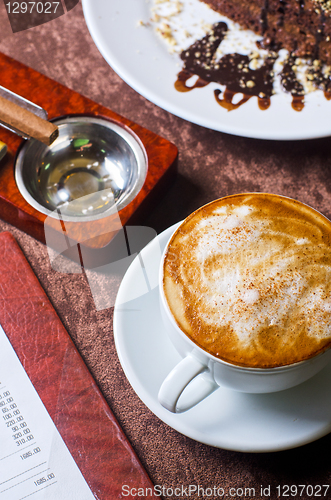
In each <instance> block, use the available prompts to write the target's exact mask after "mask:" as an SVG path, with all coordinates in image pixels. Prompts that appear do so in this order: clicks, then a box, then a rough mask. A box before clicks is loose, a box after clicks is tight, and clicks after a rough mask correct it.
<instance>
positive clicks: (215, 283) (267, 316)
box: [163, 193, 331, 368]
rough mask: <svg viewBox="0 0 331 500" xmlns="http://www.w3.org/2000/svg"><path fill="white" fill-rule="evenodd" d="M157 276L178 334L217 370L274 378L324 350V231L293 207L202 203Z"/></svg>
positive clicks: (330, 276)
mask: <svg viewBox="0 0 331 500" xmlns="http://www.w3.org/2000/svg"><path fill="white" fill-rule="evenodd" d="M163 276H164V278H163V289H164V294H165V298H166V301H167V303H168V306H169V309H170V311H171V313H172V315H173V317H174V319H175V320H176V322H177V324H178V326H179V327H180V329H181V330H182V331H183V332H184V333H185V334H186V335H187V336H188V337H189V338H190V339H191V340H192V341H193V342H194V343H196V344H197V345H198V346H200V347H201V348H202V349H204V350H205V351H207V352H209V353H210V354H212V355H214V356H215V357H217V358H219V359H221V360H223V361H226V362H228V363H231V364H234V365H239V366H246V367H255V368H272V367H277V366H284V365H288V364H292V363H295V362H298V361H302V360H305V359H309V358H311V357H313V356H315V355H316V354H318V353H320V352H323V351H324V350H325V349H327V348H328V347H329V345H330V344H331V222H330V221H329V220H328V219H326V218H325V217H324V216H323V215H321V214H319V213H318V212H316V211H315V210H313V209H312V208H310V207H308V206H306V205H304V204H302V203H300V202H298V201H295V200H291V199H289V198H285V197H282V196H277V195H271V194H263V193H254V194H242V195H234V196H229V197H226V198H222V199H221V200H216V201H214V202H212V203H209V204H208V205H206V206H204V207H202V208H200V209H199V210H197V211H196V212H194V213H193V214H192V215H190V216H189V217H188V218H187V219H186V220H185V221H184V222H183V223H182V224H181V226H180V227H179V228H178V229H177V231H176V232H175V234H174V235H173V236H172V238H171V240H170V242H169V244H168V247H167V251H166V254H165V259H164V264H163Z"/></svg>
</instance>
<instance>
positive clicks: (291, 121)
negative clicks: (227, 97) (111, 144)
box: [82, 0, 331, 140]
mask: <svg viewBox="0 0 331 500" xmlns="http://www.w3.org/2000/svg"><path fill="white" fill-rule="evenodd" d="M181 1H182V2H184V3H185V4H187V5H188V6H189V5H190V3H191V2H192V1H193V0H181ZM194 1H197V0H194ZM82 4H83V10H84V15H85V19H86V23H87V26H88V29H89V31H90V33H91V35H92V38H93V40H94V42H95V44H96V45H97V47H98V49H99V51H100V52H101V54H102V55H103V57H104V58H105V59H106V61H107V62H108V63H109V64H110V66H112V68H113V69H114V70H115V71H116V73H117V74H118V75H119V76H120V77H121V78H122V79H123V80H124V81H125V82H127V83H128V84H129V85H130V86H131V87H133V88H134V89H135V90H136V91H137V92H139V93H140V94H141V95H143V96H144V97H146V98H147V99H149V100H150V101H152V102H153V103H155V104H157V105H158V106H160V107H161V108H164V109H166V110H167V111H169V112H171V113H173V114H175V115H177V116H180V117H182V118H184V119H186V120H189V121H190V122H193V123H197V124H199V125H202V126H205V127H208V128H211V129H214V130H219V131H221V132H227V133H230V134H235V135H240V136H245V137H254V138H259V139H276V140H290V139H311V138H317V137H325V136H328V135H330V133H331V121H330V112H331V101H327V100H326V99H325V97H324V95H323V94H322V92H321V91H318V92H314V93H312V94H310V95H309V96H308V97H307V99H306V101H307V102H306V104H305V107H304V109H303V110H302V111H301V112H297V111H294V110H293V109H292V107H291V96H290V95H288V94H285V93H281V94H278V95H275V96H272V98H271V106H270V108H269V109H267V110H266V111H261V110H260V109H259V108H258V104H257V99H256V98H252V99H250V100H249V101H248V102H247V103H246V104H244V105H242V106H241V107H240V108H239V109H237V110H234V111H230V112H228V111H226V110H225V109H223V108H222V107H221V106H219V105H218V104H217V103H216V101H215V98H214V95H213V88H214V87H213V84H210V85H208V86H207V87H204V88H201V89H194V90H193V91H191V92H186V93H180V92H177V91H176V90H175V88H174V82H175V81H176V77H177V74H178V72H179V71H180V69H181V67H180V65H178V61H179V59H178V56H177V55H172V54H170V53H169V51H168V49H167V47H166V45H165V43H164V42H163V40H161V38H159V36H158V35H157V34H156V33H155V30H154V29H153V27H152V26H147V27H143V26H137V24H138V21H139V20H142V21H143V22H147V21H148V20H149V19H150V17H151V0H149V1H148V0H147V1H146V0H125V1H123V0H111V1H109V0H82ZM199 5H200V4H199ZM201 9H205V10H206V11H207V10H208V11H210V12H212V11H211V10H210V9H209V8H208V7H206V6H205V5H203V4H201ZM209 15H210V14H207V16H209ZM212 15H214V13H213V12H212ZM119 99H120V96H119Z"/></svg>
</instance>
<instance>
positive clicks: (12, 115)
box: [0, 96, 59, 146]
mask: <svg viewBox="0 0 331 500" xmlns="http://www.w3.org/2000/svg"><path fill="white" fill-rule="evenodd" d="M0 121H1V122H2V123H4V124H5V125H8V127H12V128H14V129H15V130H17V131H19V132H21V133H22V134H23V135H26V136H28V137H33V138H34V139H37V140H38V141H41V142H43V143H44V144H47V145H48V146H49V145H50V144H52V142H54V141H55V139H56V138H57V137H58V135H59V130H58V128H57V126H56V125H54V124H53V123H51V122H49V121H47V120H43V119H42V118H40V117H39V116H36V115H35V114H34V113H31V111H28V110H27V109H24V108H22V107H21V106H19V105H18V104H15V103H13V102H11V101H9V100H8V99H5V98H4V97H1V96H0Z"/></svg>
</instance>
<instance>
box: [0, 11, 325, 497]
mask: <svg viewBox="0 0 331 500" xmlns="http://www.w3.org/2000/svg"><path fill="white" fill-rule="evenodd" d="M0 28H1V29H0V51H2V52H3V53H5V54H7V55H9V56H12V57H13V58H15V59H17V60H19V61H21V62H23V63H24V64H27V65H28V66H31V67H32V68H34V69H36V70H37V71H40V72H41V73H44V74H45V75H47V76H49V77H51V78H53V79H54V80H57V81H58V82H60V83H62V84H64V85H66V86H68V87H70V88H72V89H74V90H75V91H77V92H80V93H81V94H83V95H85V96H87V97H89V98H91V99H93V100H94V101H96V102H98V103H100V104H102V105H104V106H107V107H109V108H110V109H112V110H113V111H115V112H117V113H119V114H121V115H123V116H125V117H127V118H129V119H130V120H133V121H135V122H137V123H139V124H140V125H142V126H144V127H146V128H147V129H150V130H152V131H153V132H155V133H157V134H159V135H161V136H163V137H165V138H166V139H168V140H170V141H171V142H173V143H174V144H176V146H177V147H178V150H179V163H178V176H177V178H176V180H175V182H174V183H173V185H172V186H171V187H170V189H168V190H167V191H166V192H164V193H163V196H162V197H161V198H160V199H159V200H158V203H157V204H156V205H155V206H154V208H153V211H151V213H150V215H149V216H148V217H146V218H145V220H144V225H146V226H148V227H151V228H153V229H155V230H156V231H157V233H160V232H161V231H163V230H164V229H166V228H167V227H169V226H170V225H172V224H173V223H175V222H177V221H179V220H181V219H183V218H184V217H185V216H187V215H188V214H189V213H191V212H192V211H193V210H194V209H196V208H198V207H199V206H201V205H203V204H205V203H207V202H209V201H211V200H213V199H215V198H219V197H222V196H224V195H228V194H233V193H239V192H244V191H246V192H247V191H264V192H271V193H278V194H282V195H285V196H289V197H293V198H296V199H298V200H300V201H303V202H305V203H307V204H309V205H311V206H313V207H315V208H316V209H317V210H319V211H321V212H322V213H324V214H325V215H326V216H328V217H331V183H330V180H331V153H330V145H331V143H330V139H329V138H324V139H318V140H312V141H305V142H300V141H298V142H273V141H262V140H255V139H246V138H242V137H235V136H230V135H227V134H224V133H220V132H215V131H213V130H208V129H206V128H203V127H200V126H198V125H194V124H191V123H188V122H186V121H184V120H182V119H181V118H178V117H176V116H173V115H171V114H170V113H168V112H167V111H164V110H162V109H160V108H159V107H157V106H155V105H154V104H152V103H151V102H149V101H147V100H146V99H145V98H143V97H142V96H140V95H139V94H137V93H136V92H135V91H134V90H132V89H131V88H130V87H129V86H128V85H127V84H126V83H125V82H123V81H122V80H121V78H120V77H119V76H117V74H116V73H115V72H114V71H113V70H112V69H111V68H110V67H109V66H108V64H107V63H106V62H105V61H104V59H103V58H102V56H101V55H100V53H99V52H98V50H97V48H96V46H95V45H94V43H93V41H92V39H91V36H90V34H89V32H88V29H87V27H86V24H85V21H84V17H83V13H82V8H81V5H80V4H78V5H77V6H76V7H75V8H74V9H73V10H71V11H70V12H68V13H66V14H65V15H63V16H62V17H60V18H58V19H55V20H53V21H51V22H49V23H47V24H44V25H41V26H38V27H35V28H32V29H29V30H26V31H22V32H20V33H15V34H13V33H12V32H11V30H10V26H9V23H8V20H7V18H6V12H5V10H4V5H3V3H1V6H0ZM0 230H9V231H11V232H12V233H13V234H14V236H15V237H16V239H17V241H18V242H19V244H20V246H21V248H22V249H23V251H24V253H25V255H26V257H27V259H28V261H29V262H30V264H31V266H32V268H33V269H34V271H35V273H36V275H37V277H38V278H39V280H40V282H41V284H42V286H43V287H44V289H45V291H46V292H47V294H48V296H49V298H50V300H51V301H52V303H53V305H54V307H55V309H56V311H57V312H58V314H59V316H60V318H61V319H62V321H63V323H64V325H65V327H66V328H67V330H68V332H69V334H70V335H71V337H72V339H73V340H74V342H75V344H76V346H77V348H78V349H79V351H80V353H81V355H82V356H83V358H84V360H85V362H86V364H87V366H88V367H89V369H90V371H91V372H92V374H93V376H94V378H95V380H96V381H97V383H98V384H99V386H100V388H101V390H102V392H103V394H104V395H105V397H106V399H107V402H108V403H109V406H110V407H111V409H112V410H113V412H114V414H115V416H116V417H117V419H118V421H119V422H120V424H121V426H122V428H123V430H124V431H125V433H126V435H127V437H128V439H129V440H130V442H131V444H132V446H133V447H134V449H135V451H136V453H137V455H138V457H139V458H140V460H141V462H142V463H143V465H144V466H145V468H146V470H147V472H148V474H149V475H150V477H151V479H152V481H153V482H154V483H155V484H159V485H164V486H167V487H169V488H170V487H175V486H181V485H183V486H184V487H185V486H188V485H191V484H196V485H201V486H202V487H205V488H207V487H213V486H214V485H215V486H218V485H219V486H222V487H224V488H230V487H233V488H240V487H241V488H249V487H254V488H256V498H261V496H260V495H259V491H260V485H263V486H264V487H267V486H268V485H271V486H272V489H273V491H274V493H273V495H272V496H271V498H276V493H275V491H276V490H275V486H276V485H278V484H279V485H284V484H289V485H291V484H312V485H318V484H329V482H330V477H331V455H330V446H331V437H330V435H327V436H325V437H324V438H322V439H320V440H318V441H316V442H314V443H311V444H308V445H305V446H303V447H300V448H296V449H293V450H288V451H281V452H272V453H262V454H261V453H256V454H254V453H240V452H234V451H227V450H222V449H217V448H213V447H210V446H206V445H204V444H201V443H199V442H196V441H194V440H192V439H190V438H187V437H185V436H183V435H181V434H179V433H178V432H177V431H175V430H173V429H172V428H170V427H169V426H167V425H166V424H164V423H163V422H162V421H160V420H159V419H158V418H157V417H156V416H154V415H153V413H151V412H150V410H149V409H148V408H147V407H146V406H145V405H144V403H143V402H142V401H140V399H139V398H138V397H137V395H136V394H135V393H134V391H133V389H132V388H131V386H130V384H129V382H128V381H127V379H126V378H125V375H124V373H123V371H122V368H121V366H120V363H119V360H118V358H117V354H116V350H115V346H114V341H113V327H112V320H113V309H112V308H108V309H104V310H101V311H97V310H96V308H95V305H94V302H93V298H92V296H91V291H90V288H89V286H88V283H87V281H86V278H85V276H84V274H65V273H59V272H56V271H54V270H53V269H52V268H51V266H50V263H49V259H48V254H47V249H46V247H45V246H44V245H43V244H42V243H40V242H38V241H36V240H34V239H33V238H31V237H30V236H28V235H26V234H25V233H24V232H22V231H19V230H17V229H15V228H13V227H11V226H10V225H8V224H7V223H5V222H2V221H0ZM307 404H309V402H307ZM328 497H329V498H331V492H330V493H329V495H328ZM237 498H240V496H238V497H237ZM292 498H293V497H292ZM298 498H299V497H298Z"/></svg>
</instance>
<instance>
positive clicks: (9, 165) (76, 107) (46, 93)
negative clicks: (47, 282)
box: [0, 53, 178, 261]
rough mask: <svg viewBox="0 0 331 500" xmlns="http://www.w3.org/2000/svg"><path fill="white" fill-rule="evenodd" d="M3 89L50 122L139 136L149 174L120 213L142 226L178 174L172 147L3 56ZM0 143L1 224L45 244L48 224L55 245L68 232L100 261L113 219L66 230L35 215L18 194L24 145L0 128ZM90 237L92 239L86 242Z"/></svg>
mask: <svg viewBox="0 0 331 500" xmlns="http://www.w3.org/2000/svg"><path fill="white" fill-rule="evenodd" d="M0 85H1V86H3V87H5V88H7V89H9V90H11V91H12V92H15V93H16V94H19V95H20V96H22V97H24V98H26V99H28V100H30V101H32V102H34V103H35V104H37V105H39V106H41V107H42V108H44V109H45V110H46V111H47V113H48V118H49V119H50V120H51V119H54V118H58V117H62V116H66V115H79V114H83V115H92V116H99V117H102V118H106V119H110V120H113V121H115V122H117V123H119V124H121V125H124V126H126V127H129V128H130V129H131V131H133V132H134V133H135V134H136V135H137V136H138V138H139V139H140V140H141V142H142V144H143V146H144V148H145V150H146V154H147V158H148V172H147V176H146V180H145V183H144V185H143V187H142V189H141V190H140V192H139V193H138V195H137V196H136V197H135V198H134V199H133V200H132V201H131V202H130V203H129V204H128V205H127V206H126V207H124V208H123V209H122V210H120V211H119V216H120V220H121V224H122V225H127V224H128V223H129V224H132V223H137V222H138V221H141V220H142V217H143V214H144V212H145V211H146V210H147V209H149V208H150V206H151V204H152V203H153V202H155V200H156V199H157V197H158V196H159V195H160V192H162V190H165V189H167V187H168V185H169V183H170V182H171V180H172V178H173V176H174V174H175V172H176V165H177V155H178V151H177V148H176V146H175V145H174V144H172V143H171V142H169V141H167V140H166V139H164V138H162V137H160V136H158V135H156V134H154V133H153V132H151V131H149V130H147V129H145V128H143V127H141V126H140V125H138V124H136V123H134V122H132V121H130V120H128V119H126V118H124V117H122V116H120V115H118V114H117V113H114V112H113V111H111V110H110V109H108V108H106V107H104V106H101V105H99V104H97V103H96V102H94V101H92V100H90V99H88V98H86V97H84V96H82V95H81V94H79V93H77V92H74V91H73V90H70V89H69V88H67V87H65V86H64V85H61V84H59V83H57V82H55V81H54V80H51V79H50V78H48V77H46V76H44V75H42V74H40V73H38V72H37V71H35V70H33V69H31V68H29V67H27V66H25V65H24V64H21V63H20V62H18V61H15V60H14V59H12V58H10V57H7V56H5V55H3V54H1V53H0ZM0 140H1V141H3V142H5V143H6V144H7V146H8V153H7V155H6V157H5V158H4V159H3V160H2V161H1V163H0V218H1V219H3V220H5V221H6V222H9V223H10V224H12V225H14V226H15V227H17V228H19V229H22V230H23V231H25V232H26V233H28V234H30V235H31V236H33V237H34V238H36V239H38V240H39V241H42V242H43V243H46V241H45V231H44V224H45V221H47V224H49V225H50V227H51V228H52V230H54V232H55V237H54V238H53V239H52V240H53V241H54V244H55V245H56V243H55V242H56V240H57V238H56V233H57V232H59V233H63V231H65V232H66V233H67V236H68V237H69V239H70V242H71V245H72V246H74V245H75V244H76V243H81V244H83V245H85V246H87V247H88V248H91V249H92V250H95V252H94V254H95V259H91V260H92V261H93V260H98V259H99V260H100V257H98V252H97V250H99V249H104V248H105V247H107V245H108V244H109V242H110V241H111V240H112V238H113V236H114V230H113V226H112V218H111V217H104V218H103V219H99V220H98V221H93V223H89V222H79V223H77V222H74V223H66V224H65V227H64V226H63V224H62V225H61V224H60V223H59V222H58V221H56V220H55V219H53V220H51V218H50V217H46V215H44V214H42V213H41V212H39V211H38V210H35V209H34V208H33V207H32V206H31V205H30V204H28V203H27V202H26V201H25V199H24V198H23V197H22V195H21V194H20V192H19V190H18V188H17V185H16V182H15V177H14V164H15V155H16V153H17V150H18V149H19V147H20V145H21V143H22V139H21V138H20V137H18V136H17V135H15V134H14V133H12V132H10V131H8V130H6V129H5V128H3V127H0ZM86 235H90V236H89V237H88V238H86ZM47 243H48V242H47Z"/></svg>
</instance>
